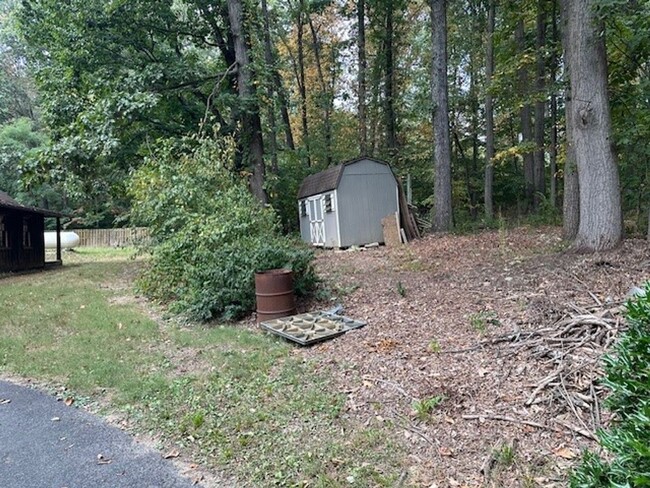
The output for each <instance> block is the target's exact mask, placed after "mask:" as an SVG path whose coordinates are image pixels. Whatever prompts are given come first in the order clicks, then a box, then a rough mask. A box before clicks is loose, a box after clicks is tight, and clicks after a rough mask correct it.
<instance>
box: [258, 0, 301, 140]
mask: <svg viewBox="0 0 650 488" xmlns="http://www.w3.org/2000/svg"><path fill="white" fill-rule="evenodd" d="M262 14H263V16H264V59H265V61H266V64H267V66H268V69H269V70H270V71H271V79H272V81H273V83H274V85H275V86H274V87H273V89H274V91H275V93H276V94H277V97H278V102H279V104H280V114H281V116H282V123H283V124H284V134H285V140H286V144H287V148H289V149H290V150H292V151H293V150H294V149H295V146H294V143H293V134H292V132H291V121H290V120H289V110H288V109H287V97H286V95H285V92H284V86H283V83H282V78H281V77H280V73H279V72H278V69H277V67H276V65H275V58H276V54H275V52H274V50H273V44H272V43H271V25H270V21H269V10H268V5H267V2H266V0H262ZM272 123H273V124H275V112H274V116H273V119H272Z"/></svg>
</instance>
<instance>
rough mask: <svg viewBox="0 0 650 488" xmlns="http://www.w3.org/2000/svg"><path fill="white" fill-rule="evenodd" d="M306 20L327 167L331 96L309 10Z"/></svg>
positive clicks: (328, 161)
mask: <svg viewBox="0 0 650 488" xmlns="http://www.w3.org/2000/svg"><path fill="white" fill-rule="evenodd" d="M307 22H308V23H309V30H310V32H311V38H312V46H313V49H314V57H315V58H316V72H317V73H318V82H319V84H320V89H321V96H320V100H321V104H322V105H323V106H322V108H323V116H324V117H325V120H324V121H323V123H324V126H325V127H324V128H325V161H326V164H327V166H328V167H329V166H331V165H332V124H331V120H330V113H331V108H332V105H331V103H330V100H331V99H332V96H331V94H330V93H329V90H328V89H327V82H326V81H325V75H324V74H323V63H322V58H321V51H320V44H319V42H318V36H317V34H316V29H315V28H314V23H313V22H312V20H311V15H310V14H309V12H308V13H307Z"/></svg>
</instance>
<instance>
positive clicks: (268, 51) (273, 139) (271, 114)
mask: <svg viewBox="0 0 650 488" xmlns="http://www.w3.org/2000/svg"><path fill="white" fill-rule="evenodd" d="M262 17H263V19H264V62H265V63H266V69H267V70H269V72H270V73H273V72H274V71H275V66H274V62H273V50H272V47H271V28H270V26H269V9H268V6H267V5H266V0H262ZM273 94H274V90H273V84H272V83H267V88H266V95H267V96H268V99H269V101H268V104H267V105H268V110H267V117H268V119H269V139H268V140H269V146H270V148H269V151H270V152H271V171H272V172H273V173H275V174H277V173H278V140H277V123H276V120H275V104H274V103H273V100H274V98H275V97H274V96H273Z"/></svg>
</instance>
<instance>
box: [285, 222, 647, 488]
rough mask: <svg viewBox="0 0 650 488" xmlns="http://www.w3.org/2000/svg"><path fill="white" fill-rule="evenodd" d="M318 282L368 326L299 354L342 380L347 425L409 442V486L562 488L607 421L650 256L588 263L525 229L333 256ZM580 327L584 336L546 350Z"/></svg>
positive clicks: (626, 253) (606, 257)
mask: <svg viewBox="0 0 650 488" xmlns="http://www.w3.org/2000/svg"><path fill="white" fill-rule="evenodd" d="M317 268H318V270H319V272H320V274H321V276H324V277H325V278H326V280H327V281H328V282H330V283H331V284H332V285H333V286H334V287H335V288H337V289H338V290H339V291H342V292H343V297H342V300H341V301H342V303H343V305H344V306H345V314H346V315H348V316H350V317H353V318H357V319H362V320H366V321H367V322H368V325H367V326H366V327H364V328H363V329H360V330H358V331H353V332H350V333H348V334H347V335H345V336H342V337H341V338H338V339H335V340H333V341H329V342H326V343H322V344H320V345H316V346H314V347H312V348H306V349H297V350H296V354H301V355H304V356H305V358H308V359H312V360H316V361H317V362H318V363H319V364H321V365H322V368H325V369H326V370H327V371H328V373H330V374H331V375H332V376H333V377H334V379H335V382H336V384H338V385H339V388H340V390H341V391H342V392H344V393H345V394H346V395H347V403H346V411H347V415H350V416H351V417H353V418H355V419H357V420H358V421H359V422H360V423H361V424H363V425H367V426H373V427H380V428H385V429H388V430H390V433H391V435H393V436H395V437H396V438H397V439H400V440H401V444H403V446H404V448H405V452H406V457H407V464H408V466H409V467H408V470H407V471H405V472H404V473H403V476H402V478H401V482H402V483H403V485H404V486H427V487H429V486H440V487H444V486H479V485H480V486H563V485H564V484H565V483H566V476H567V472H568V469H570V467H571V465H572V464H573V463H575V462H576V460H577V459H578V458H579V456H580V452H581V450H583V449H584V448H591V449H595V448H597V444H596V443H595V442H594V441H593V440H590V439H589V436H590V435H591V432H593V430H594V428H595V427H597V426H598V425H602V424H603V423H605V424H606V423H607V421H608V418H607V414H606V413H605V412H601V410H600V409H599V408H598V407H599V402H594V400H595V399H600V400H601V401H602V397H603V396H604V395H605V393H606V392H604V391H603V390H602V389H601V388H600V387H599V386H598V383H597V378H598V376H599V375H600V374H601V371H602V370H601V368H600V363H599V361H597V359H598V357H599V356H600V354H601V353H602V351H603V350H604V349H606V348H607V347H609V346H610V345H611V343H612V342H613V339H614V338H615V336H616V333H617V331H618V330H619V328H620V327H622V324H623V320H622V316H621V313H620V312H621V307H620V304H621V303H622V302H623V301H624V299H625V297H626V294H627V293H628V292H629V290H630V288H631V287H632V286H635V285H640V284H641V283H643V282H644V281H645V280H647V279H648V278H649V274H650V273H649V272H650V246H649V245H648V243H646V242H645V241H642V240H632V239H630V240H626V241H625V243H624V244H623V245H622V246H621V247H620V248H619V249H617V250H615V251H611V252H606V253H597V254H590V255H584V254H576V253H571V252H567V251H564V250H563V249H562V243H561V239H560V236H559V231H558V229H555V228H543V229H539V228H538V229H527V228H521V229H516V230H509V231H491V232H484V233H481V234H478V235H471V236H452V235H447V236H429V237H426V238H424V239H422V240H420V241H417V242H414V243H411V244H409V245H407V246H402V247H399V248H385V247H381V248H374V249H368V250H364V251H358V250H357V251H354V250H352V251H323V252H320V253H319V255H318V257H317ZM320 306H321V307H322V306H323V305H322V304H321V305H320ZM589 313H594V314H595V316H596V318H595V319H593V320H592V322H594V321H595V322H594V323H595V325H593V324H592V323H591V322H589V320H591V319H589V320H586V322H585V321H584V320H583V319H581V317H583V318H584V317H587V319H588V318H589V316H591V315H589ZM581 314H583V315H581ZM584 314H588V315H584ZM576 316H577V317H578V319H576V320H574V321H573V322H571V321H572V320H573V319H574V318H575V317H576ZM592 317H593V316H592ZM598 317H601V318H602V320H601V319H598ZM563 318H564V319H565V320H564V322H561V323H559V324H558V321H559V320H561V319H563ZM581 320H583V321H581ZM598 320H601V322H602V324H600V325H599V322H598ZM567 323H569V327H567V330H568V329H569V328H570V327H571V324H574V325H576V327H574V329H572V330H575V331H578V332H577V333H576V334H578V335H576V336H575V337H573V336H572V337H570V338H566V336H565V335H563V338H560V339H557V338H556V339H553V338H552V337H551V338H550V339H543V337H544V335H546V336H548V335H549V334H551V335H552V334H555V331H556V330H557V329H558V328H559V327H560V326H562V327H564V325H566V324H567ZM584 323H586V324H587V325H584ZM590 324H591V325H590ZM592 325H593V327H592ZM517 331H518V332H522V331H525V332H531V331H533V332H534V331H539V333H538V334H537V335H528V336H524V337H522V335H521V334H519V335H517V334H514V335H509V334H510V333H512V332H515V333H516V332H517ZM585 331H586V332H585ZM572 333H573V332H572ZM556 335H557V334H556ZM531 337H536V338H535V339H534V340H533V339H527V338H531ZM540 337H542V339H540ZM582 337H584V339H582ZM554 340H555V341H556V342H557V341H558V340H559V342H557V344H556V346H557V348H559V350H560V353H558V352H557V350H556V349H553V350H551V349H549V348H548V347H546V346H547V345H548V344H551V343H553V341H554ZM567 341H569V342H567ZM553 344H555V343H553ZM558 344H559V345H558ZM545 345H546V346H545ZM479 346H480V347H479ZM556 346H553V347H556ZM545 347H546V349H544V348H545ZM465 349H469V350H467V351H464V352H462V351H463V350H465ZM459 350H461V352H451V351H459ZM540 351H541V352H540ZM558 358H559V359H558ZM576 364H577V366H576ZM562 371H564V373H565V374H564V375H563V374H560V373H561V372H562ZM546 379H550V381H549V382H548V384H547V385H546V386H544V380H546ZM568 382H571V384H566V383H568ZM540 385H542V387H540V388H537V390H536V387H539V386H540ZM536 391H537V393H535V392H536ZM564 392H566V393H567V395H566V396H565V395H564ZM585 392H586V393H587V394H585ZM589 392H591V395H589ZM581 395H582V396H581ZM437 396H442V397H443V400H442V403H440V405H438V406H437V407H433V408H432V413H431V415H426V412H425V413H424V415H422V410H423V404H424V403H425V402H426V400H427V399H430V398H434V397H437ZM581 398H582V400H581ZM583 400H584V401H583ZM418 402H420V403H419V404H418ZM590 402H591V403H590ZM418 411H419V412H420V415H417V412H418ZM503 446H505V447H503Z"/></svg>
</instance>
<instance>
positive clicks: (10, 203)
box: [0, 191, 66, 217]
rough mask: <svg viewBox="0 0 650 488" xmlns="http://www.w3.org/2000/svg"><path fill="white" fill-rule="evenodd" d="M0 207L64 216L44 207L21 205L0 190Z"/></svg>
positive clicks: (49, 215)
mask: <svg viewBox="0 0 650 488" xmlns="http://www.w3.org/2000/svg"><path fill="white" fill-rule="evenodd" d="M0 209H7V210H17V211H20V212H29V213H34V214H39V215H43V216H44V217H66V215H65V214H62V213H61V212H55V211H53V210H46V209H44V208H37V207H30V206H28V205H23V204H21V203H18V202H17V201H16V200H14V199H13V198H11V197H10V196H9V195H7V194H6V193H5V192H3V191H0Z"/></svg>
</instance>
